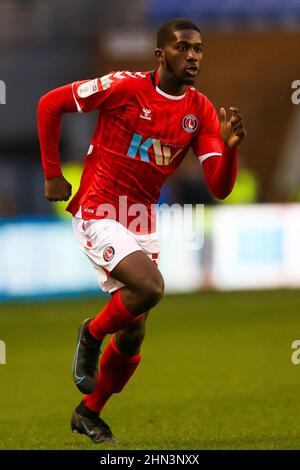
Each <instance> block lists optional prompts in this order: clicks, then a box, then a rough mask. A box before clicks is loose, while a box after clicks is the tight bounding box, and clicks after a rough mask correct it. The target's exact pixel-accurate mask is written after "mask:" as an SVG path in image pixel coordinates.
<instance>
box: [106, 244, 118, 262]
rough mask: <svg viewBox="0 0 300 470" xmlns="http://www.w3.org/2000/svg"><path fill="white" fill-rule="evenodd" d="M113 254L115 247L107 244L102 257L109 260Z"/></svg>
mask: <svg viewBox="0 0 300 470" xmlns="http://www.w3.org/2000/svg"><path fill="white" fill-rule="evenodd" d="M114 256H115V249H114V247H113V246H107V247H106V248H104V250H103V259H104V261H107V262H108V261H111V260H112V259H113V257H114Z"/></svg>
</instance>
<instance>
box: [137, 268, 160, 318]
mask: <svg viewBox="0 0 300 470" xmlns="http://www.w3.org/2000/svg"><path fill="white" fill-rule="evenodd" d="M163 294H164V280H163V277H162V276H161V275H159V276H157V278H155V279H151V278H149V279H145V280H144V282H143V283H142V285H141V289H140V295H141V298H142V302H143V306H144V309H145V310H150V309H151V308H153V307H154V306H155V305H157V304H158V303H159V302H160V300H161V299H162V297H163Z"/></svg>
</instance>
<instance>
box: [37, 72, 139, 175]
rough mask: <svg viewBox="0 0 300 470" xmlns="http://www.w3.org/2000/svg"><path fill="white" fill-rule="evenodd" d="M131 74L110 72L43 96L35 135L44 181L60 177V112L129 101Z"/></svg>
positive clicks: (109, 107)
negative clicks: (36, 135)
mask: <svg viewBox="0 0 300 470" xmlns="http://www.w3.org/2000/svg"><path fill="white" fill-rule="evenodd" d="M133 89H134V88H133V87H132V74H131V73H130V72H112V73H110V74H109V75H105V76H104V77H101V78H95V79H93V80H83V81H78V82H74V83H72V84H69V85H65V86H63V87H60V88H56V89H55V90H52V91H50V92H49V93H47V94H46V95H44V96H42V98H41V99H40V102H39V105H38V134H39V140H40V148H41V158H42V166H43V170H44V174H45V178H54V177H56V176H60V175H61V174H62V172H61V162H60V156H59V136H60V123H61V117H62V114H63V113H67V112H76V111H78V112H89V111H93V110H95V109H98V108H101V111H109V110H113V109H115V108H117V107H120V106H123V105H124V104H125V103H126V102H128V97H129V94H130V93H132V90H133Z"/></svg>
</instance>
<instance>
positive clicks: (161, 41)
mask: <svg viewBox="0 0 300 470" xmlns="http://www.w3.org/2000/svg"><path fill="white" fill-rule="evenodd" d="M182 29H194V30H195V31H198V32H199V33H200V34H201V31H200V29H199V27H198V26H197V25H196V24H195V23H193V22H192V21H190V20H187V19H185V18H173V19H172V20H169V21H166V23H164V24H162V25H161V26H160V28H159V30H158V31H157V47H158V48H159V49H163V48H164V47H165V45H166V44H167V43H168V42H169V41H170V40H171V39H172V36H173V33H174V31H181V30H182Z"/></svg>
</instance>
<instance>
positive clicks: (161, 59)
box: [154, 48, 165, 64]
mask: <svg viewBox="0 0 300 470" xmlns="http://www.w3.org/2000/svg"><path fill="white" fill-rule="evenodd" d="M154 54H155V57H156V59H157V60H158V62H159V63H160V64H163V63H164V61H165V52H164V50H163V49H160V48H156V49H155V52H154Z"/></svg>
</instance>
